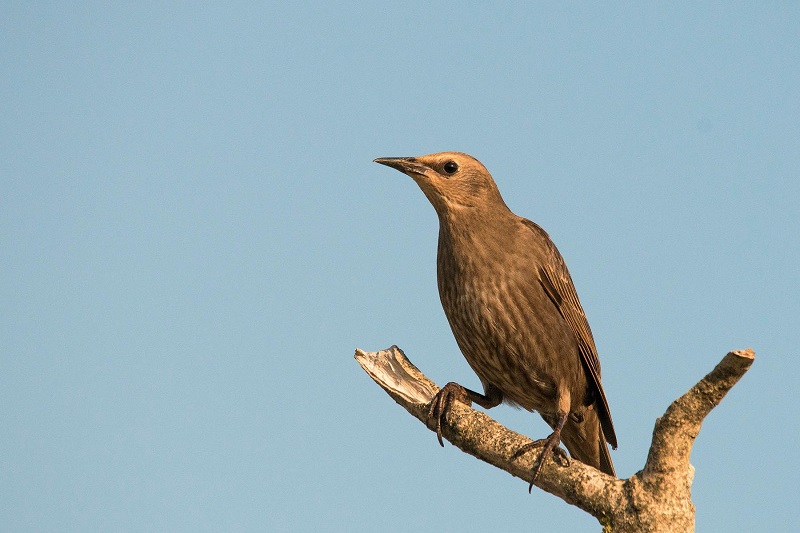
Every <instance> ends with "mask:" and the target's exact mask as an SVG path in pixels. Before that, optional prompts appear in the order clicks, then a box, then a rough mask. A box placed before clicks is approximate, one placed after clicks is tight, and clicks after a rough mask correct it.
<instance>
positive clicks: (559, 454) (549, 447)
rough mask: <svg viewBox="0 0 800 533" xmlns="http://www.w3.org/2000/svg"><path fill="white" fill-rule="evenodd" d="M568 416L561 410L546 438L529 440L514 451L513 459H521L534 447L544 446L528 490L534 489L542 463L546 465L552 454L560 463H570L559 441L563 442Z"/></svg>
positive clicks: (536, 462)
mask: <svg viewBox="0 0 800 533" xmlns="http://www.w3.org/2000/svg"><path fill="white" fill-rule="evenodd" d="M567 416H568V414H567V412H566V411H561V410H559V412H558V417H557V419H556V423H555V425H554V427H553V432H552V433H551V434H550V435H549V436H548V437H547V438H546V439H539V440H535V441H533V442H529V443H528V444H525V445H524V446H522V447H521V448H520V449H519V450H517V451H516V452H514V455H512V456H511V460H512V461H513V460H514V459H519V458H520V457H522V456H523V455H525V454H526V453H527V452H528V451H530V450H532V449H533V448H538V447H539V446H542V451H541V452H540V453H539V457H538V458H537V459H536V461H534V463H533V469H532V470H533V477H532V478H531V484H530V486H529V487H528V492H531V490H532V489H533V483H534V481H536V478H537V477H539V472H541V470H542V465H544V462H545V461H546V460H547V458H548V457H550V456H551V455H552V456H553V459H554V460H556V461H558V462H559V463H560V464H563V465H565V466H566V465H569V457H567V452H565V451H564V450H562V449H561V448H560V447H559V446H558V444H559V442H561V430H562V429H564V424H565V423H566V422H567Z"/></svg>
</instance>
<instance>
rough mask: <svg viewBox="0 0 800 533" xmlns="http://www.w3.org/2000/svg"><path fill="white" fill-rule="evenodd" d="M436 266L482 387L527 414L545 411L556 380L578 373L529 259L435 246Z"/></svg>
mask: <svg viewBox="0 0 800 533" xmlns="http://www.w3.org/2000/svg"><path fill="white" fill-rule="evenodd" d="M481 248H482V249H481ZM487 251H488V253H487ZM437 263H438V264H437V266H438V268H437V274H438V284H439V295H440V298H441V301H442V306H443V308H444V311H445V315H446V316H447V319H448V321H449V322H450V327H451V329H452V331H453V335H454V336H455V339H456V342H457V343H458V345H459V348H460V349H461V351H462V353H463V355H464V357H465V358H466V360H467V362H468V363H469V364H470V366H471V367H472V368H473V370H474V371H475V373H476V374H478V377H479V378H480V379H481V381H482V382H483V384H484V386H486V384H489V383H491V384H492V385H494V386H496V387H498V388H499V389H500V390H501V391H503V393H504V396H505V397H506V398H507V399H509V400H510V401H512V402H513V403H516V404H519V405H521V406H522V407H524V408H526V409H535V410H538V411H541V412H546V411H547V410H549V409H548V406H550V405H552V403H553V401H554V399H555V396H556V388H557V383H558V381H559V379H560V378H559V376H561V375H562V374H564V373H565V372H566V373H568V374H570V375H574V374H576V373H579V372H582V370H581V368H580V362H579V359H578V356H577V346H576V344H575V340H574V338H573V337H572V335H571V333H570V332H569V329H568V327H567V326H566V323H565V322H564V320H563V318H562V317H561V316H560V315H559V314H558V312H557V310H556V309H555V307H554V306H553V305H552V302H550V300H549V299H548V297H547V295H546V293H545V292H544V290H543V288H542V286H541V284H540V283H539V282H538V274H537V271H536V265H535V261H534V260H533V258H531V257H525V256H524V255H523V254H518V253H515V252H513V251H511V252H509V251H507V250H506V251H503V250H496V249H493V246H492V245H491V244H486V245H484V246H482V247H481V245H477V244H475V243H472V247H471V249H468V250H464V249H459V248H458V246H453V245H452V244H448V245H445V246H442V245H441V243H440V247H439V255H438V260H437ZM565 351H566V352H569V353H565ZM573 352H574V353H573Z"/></svg>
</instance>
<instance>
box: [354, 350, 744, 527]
mask: <svg viewBox="0 0 800 533" xmlns="http://www.w3.org/2000/svg"><path fill="white" fill-rule="evenodd" d="M355 357H356V360H357V361H358V363H359V364H360V365H361V367H362V368H363V369H364V370H365V371H366V372H367V374H369V376H370V377H371V378H372V379H373V380H375V382H376V383H378V385H380V386H381V387H382V388H383V389H384V390H385V391H386V392H387V393H388V394H389V396H391V397H392V398H393V399H394V400H395V401H396V402H397V403H398V404H400V405H401V406H403V407H404V408H405V409H406V410H407V411H408V412H409V413H411V414H412V415H414V416H415V417H416V418H418V419H419V420H420V421H422V422H423V423H424V424H425V425H426V426H428V429H431V428H432V426H431V425H430V424H429V423H428V403H429V402H430V400H431V398H433V396H434V395H435V394H436V392H438V390H439V387H437V386H436V384H435V383H433V382H432V381H431V380H429V379H428V378H427V377H425V375H424V374H422V372H420V371H419V369H417V367H415V366H414V365H413V364H412V363H411V361H409V360H408V358H406V356H405V354H404V353H403V352H402V350H400V349H399V348H398V347H397V346H392V347H391V348H389V349H387V350H381V351H378V352H364V351H362V350H356V354H355ZM754 359H755V354H754V352H753V350H751V349H747V350H739V351H734V352H730V353H728V354H727V355H726V356H725V357H724V358H723V359H722V361H721V362H720V363H719V364H718V365H717V366H716V368H714V370H712V371H711V372H710V373H709V374H708V375H706V376H705V377H704V378H703V379H701V380H700V381H699V382H698V383H697V384H696V385H695V386H694V387H692V388H691V389H690V390H689V391H688V392H687V393H686V394H684V395H683V396H681V397H680V398H678V399H677V400H675V401H674V402H672V404H671V405H670V406H669V407H668V408H667V410H666V412H665V413H664V415H663V416H661V417H660V418H659V419H658V420H656V424H655V428H654V429H653V438H652V442H651V446H650V452H649V454H648V456H647V461H646V463H645V465H644V468H642V470H640V471H639V472H637V473H635V474H634V475H632V476H631V477H629V478H628V479H616V478H614V477H612V476H609V475H607V474H604V473H602V472H600V471H599V470H597V469H595V468H592V467H590V466H587V465H585V464H583V463H581V462H580V461H576V460H572V461H569V464H568V465H560V464H557V463H555V462H554V461H547V462H546V464H545V465H544V466H543V468H542V470H541V473H540V475H539V477H538V479H537V480H536V482H535V485H536V486H537V487H539V488H541V489H542V490H545V491H547V492H549V493H551V494H554V495H555V496H558V497H559V498H561V499H562V500H564V501H565V502H567V503H569V504H572V505H575V506H576V507H579V508H580V509H583V510H584V511H586V512H587V513H589V514H591V515H592V516H594V517H595V518H597V520H598V521H599V522H600V524H602V525H603V530H604V531H614V532H620V533H627V532H650V531H658V532H681V533H685V532H691V531H694V517H695V508H694V504H693V503H692V499H691V485H692V480H693V478H694V467H693V466H692V465H691V464H690V463H689V455H690V453H691V451H692V445H693V444H694V439H695V438H696V437H697V435H698V433H699V432H700V426H701V424H702V422H703V419H704V418H705V417H706V416H707V415H708V413H709V412H711V410H712V409H713V408H714V407H716V406H717V405H718V404H719V402H720V401H721V400H722V398H723V397H724V396H725V394H726V393H727V392H728V391H729V390H730V389H731V388H732V387H733V386H734V385H735V384H736V382H737V381H738V380H739V379H740V378H741V377H742V376H743V375H744V373H745V372H747V370H748V369H749V368H750V365H751V364H752V363H753V361H754ZM442 433H443V436H444V437H445V438H446V439H447V440H448V441H450V442H451V443H452V444H453V445H454V446H456V447H458V448H459V449H461V450H463V451H465V452H467V453H468V454H470V455H473V456H475V457H477V458H478V459H480V460H482V461H485V462H487V463H489V464H491V465H494V466H496V467H497V468H500V469H502V470H504V471H506V472H508V473H509V474H511V475H513V476H516V477H518V478H520V479H523V480H525V481H527V482H530V481H531V479H530V478H531V468H532V466H533V461H534V460H535V459H536V457H537V454H536V453H528V454H525V455H523V456H522V457H520V458H519V459H516V460H514V461H512V460H511V457H512V456H513V455H514V452H515V451H517V450H518V449H519V448H520V447H521V446H523V445H525V444H527V443H529V442H531V441H530V439H528V438H527V437H525V436H524V435H520V434H519V433H515V432H513V431H511V430H509V429H508V428H506V427H504V426H502V425H501V424H499V423H498V422H496V421H494V420H493V419H492V418H490V417H489V416H487V415H486V414H485V413H482V412H479V411H475V410H474V409H472V408H471V407H468V406H467V405H464V404H461V403H455V404H453V406H452V409H450V411H449V413H448V417H447V424H446V425H445V427H443V428H442Z"/></svg>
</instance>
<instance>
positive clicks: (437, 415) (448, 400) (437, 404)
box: [428, 381, 503, 447]
mask: <svg viewBox="0 0 800 533" xmlns="http://www.w3.org/2000/svg"><path fill="white" fill-rule="evenodd" d="M485 389H486V394H481V393H479V392H475V391H474V390H470V389H468V388H466V387H462V386H461V385H459V384H458V383H455V382H453V381H451V382H450V383H448V384H447V385H445V386H444V387H442V388H441V389H439V392H437V393H436V396H434V397H433V399H432V400H431V403H430V404H429V405H428V420H429V421H430V422H432V423H433V424H435V426H436V438H438V439H439V444H440V445H441V446H442V447H444V441H443V440H442V422H443V421H444V419H445V416H446V415H447V411H448V410H449V409H450V406H451V405H452V403H453V402H456V401H458V402H461V403H463V404H466V405H468V406H471V405H472V402H475V403H477V404H478V405H480V406H481V407H483V408H484V409H491V408H492V407H496V406H498V405H500V403H501V402H502V401H503V393H502V392H500V389H498V388H496V387H494V386H493V385H486V387H485Z"/></svg>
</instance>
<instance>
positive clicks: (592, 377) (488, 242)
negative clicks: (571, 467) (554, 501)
mask: <svg viewBox="0 0 800 533" xmlns="http://www.w3.org/2000/svg"><path fill="white" fill-rule="evenodd" d="M376 162H378V163H382V164H385V165H388V166H391V167H393V168H396V169H398V170H400V171H402V172H404V173H406V174H408V175H409V176H411V177H412V178H413V179H414V180H415V181H416V182H417V184H418V185H419V186H420V188H421V189H422V191H423V192H424V193H425V195H426V196H427V197H428V199H429V200H430V202H431V204H433V206H434V208H435V209H436V212H437V214H438V217H439V246H438V254H437V279H438V285H439V296H440V298H441V302H442V306H443V308H444V311H445V315H446V316H447V319H448V321H449V323H450V327H451V328H452V330H453V335H454V336H455V339H456V342H457V343H458V346H459V348H460V349H461V352H462V353H463V355H464V357H465V358H466V360H467V362H468V363H469V365H470V366H471V367H472V369H473V370H474V371H475V373H476V374H477V375H478V377H479V378H480V380H481V383H482V384H483V387H484V394H479V393H476V392H474V391H470V390H469V389H464V388H463V387H461V386H460V385H458V384H455V383H452V384H448V385H447V386H446V387H445V388H443V389H442V392H440V396H441V397H439V398H436V399H434V402H432V407H431V413H432V414H433V415H435V416H436V417H441V416H443V414H444V411H445V410H446V406H447V403H448V402H449V401H452V400H453V399H458V400H462V401H470V400H472V401H475V402H477V403H479V404H480V405H482V406H484V407H486V408H491V407H494V406H495V405H498V404H499V403H500V401H505V402H507V403H510V404H513V405H519V406H521V407H522V408H524V409H527V410H530V411H538V412H539V413H540V414H541V416H542V417H543V418H544V419H545V421H547V422H548V424H550V426H551V427H553V429H554V433H553V435H551V442H550V443H549V444H550V450H547V449H546V450H545V451H544V452H543V453H542V456H541V457H540V460H541V459H544V458H545V457H546V455H547V454H548V453H550V451H552V449H553V445H557V443H558V441H559V440H560V441H561V442H563V443H564V444H565V446H566V447H567V449H568V450H569V452H570V454H571V455H572V456H573V457H574V458H576V459H578V460H580V461H582V462H584V463H586V464H589V465H592V466H594V467H596V468H599V469H601V470H603V471H605V472H606V473H609V474H612V475H613V474H614V467H613V464H612V462H611V458H610V455H609V453H608V448H607V446H606V441H607V442H609V443H611V444H612V446H614V447H616V435H615V433H614V428H613V423H612V421H611V414H610V412H609V409H608V404H607V401H606V398H605V393H604V392H603V387H602V384H601V381H600V363H599V359H598V357H597V350H596V348H595V344H594V339H593V338H592V333H591V330H590V329H589V324H588V322H587V321H586V316H585V314H584V311H583V308H582V307H581V304H580V301H579V300H578V296H577V293H576V292H575V288H574V286H573V283H572V279H571V278H570V275H569V272H568V270H567V267H566V265H565V264H564V260H563V259H562V257H561V254H560V253H559V252H558V250H557V249H556V247H555V245H554V244H553V243H552V241H551V240H550V238H549V236H548V235H547V233H546V232H545V231H544V230H543V229H542V228H540V227H539V226H538V225H537V224H535V223H533V222H531V221H529V220H526V219H524V218H520V217H518V216H516V215H515V214H514V213H512V212H511V210H509V209H508V207H507V206H506V204H505V202H504V201H503V199H502V197H501V196H500V192H499V191H498V189H497V186H496V185H495V183H494V180H493V179H492V177H491V175H490V174H489V172H488V171H487V170H486V169H485V167H484V166H483V165H482V164H481V163H480V162H478V161H477V160H476V159H474V158H473V157H471V156H469V155H466V154H462V153H457V152H446V153H440V154H431V155H427V156H421V157H415V158H385V159H376ZM451 397H452V398H451ZM440 442H441V436H440ZM545 448H547V445H546V446H545ZM540 467H541V465H540V464H539V465H537V470H536V474H538V468H540Z"/></svg>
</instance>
